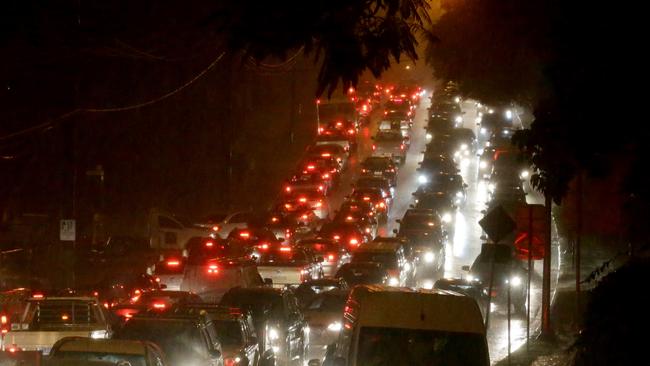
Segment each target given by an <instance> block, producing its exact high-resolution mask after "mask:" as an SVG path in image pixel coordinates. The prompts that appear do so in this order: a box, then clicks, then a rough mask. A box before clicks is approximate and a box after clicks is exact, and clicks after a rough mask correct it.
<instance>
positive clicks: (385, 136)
mask: <svg viewBox="0 0 650 366" xmlns="http://www.w3.org/2000/svg"><path fill="white" fill-rule="evenodd" d="M401 140H402V134H401V132H379V133H378V134H377V136H375V141H401Z"/></svg>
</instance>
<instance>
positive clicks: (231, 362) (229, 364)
mask: <svg viewBox="0 0 650 366" xmlns="http://www.w3.org/2000/svg"><path fill="white" fill-rule="evenodd" d="M238 363H239V362H237V361H236V360H235V359H233V358H226V359H225V360H223V365H224V366H237V364H238Z"/></svg>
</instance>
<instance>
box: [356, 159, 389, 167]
mask: <svg viewBox="0 0 650 366" xmlns="http://www.w3.org/2000/svg"><path fill="white" fill-rule="evenodd" d="M361 165H362V166H363V167H364V168H366V169H372V170H381V169H389V168H390V160H388V159H384V158H378V159H373V158H370V159H366V160H365V161H364V162H363V164H361Z"/></svg>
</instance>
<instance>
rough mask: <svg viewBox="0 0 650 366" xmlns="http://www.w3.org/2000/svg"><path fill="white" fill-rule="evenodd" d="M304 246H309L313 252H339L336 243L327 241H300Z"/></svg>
mask: <svg viewBox="0 0 650 366" xmlns="http://www.w3.org/2000/svg"><path fill="white" fill-rule="evenodd" d="M299 245H300V246H301V247H302V248H309V249H310V250H312V251H313V252H316V253H322V252H337V251H338V247H337V246H336V244H334V243H327V242H315V243H309V242H307V243H305V242H303V243H299Z"/></svg>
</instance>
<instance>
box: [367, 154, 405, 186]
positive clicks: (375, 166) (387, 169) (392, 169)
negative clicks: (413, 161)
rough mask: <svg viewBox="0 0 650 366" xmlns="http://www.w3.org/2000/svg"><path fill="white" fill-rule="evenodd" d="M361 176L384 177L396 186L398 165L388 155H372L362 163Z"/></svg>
mask: <svg viewBox="0 0 650 366" xmlns="http://www.w3.org/2000/svg"><path fill="white" fill-rule="evenodd" d="M361 176H374V177H383V178H386V179H388V181H389V182H390V185H391V186H393V187H394V186H396V185H397V166H395V164H394V163H393V161H392V160H391V159H390V158H388V157H381V156H371V157H368V158H366V159H365V160H364V161H363V162H362V163H361Z"/></svg>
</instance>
